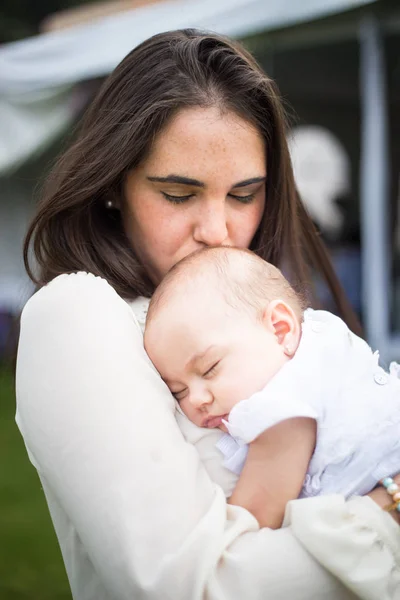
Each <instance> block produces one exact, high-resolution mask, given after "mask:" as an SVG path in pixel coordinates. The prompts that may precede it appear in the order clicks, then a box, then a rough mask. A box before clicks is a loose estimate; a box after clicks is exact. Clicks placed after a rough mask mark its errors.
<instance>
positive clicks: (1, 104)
mask: <svg viewBox="0 0 400 600" xmlns="http://www.w3.org/2000/svg"><path fill="white" fill-rule="evenodd" d="M376 1H377V0H176V1H171V0H170V1H163V2H160V3H157V4H151V5H149V6H144V7H141V8H137V9H135V10H132V11H127V12H124V13H118V14H116V15H113V16H109V17H105V18H102V19H98V20H97V21H94V22H92V23H90V24H85V25H81V26H76V27H73V28H70V29H66V30H62V31H56V32H51V33H46V34H42V35H39V36H36V37H33V38H29V39H26V40H22V41H19V42H15V43H11V44H6V45H4V46H2V47H0V176H1V175H5V174H7V173H10V172H11V171H13V170H14V169H16V168H17V167H18V166H19V165H20V164H21V163H23V162H24V161H26V160H27V159H28V158H29V157H30V156H31V155H32V154H33V153H35V152H37V151H38V150H40V149H41V148H42V147H45V146H46V145H48V144H49V143H50V142H51V141H52V140H53V139H54V138H55V137H57V136H58V135H60V134H61V133H62V132H63V131H64V130H65V129H66V128H67V127H68V126H69V125H70V124H71V123H72V122H73V120H74V118H75V114H76V110H74V109H73V105H74V103H73V102H72V101H71V94H72V93H73V92H72V90H73V85H74V84H75V83H76V82H79V81H82V80H86V79H91V78H94V77H99V76H104V75H107V74H108V73H109V72H110V71H111V70H112V69H113V68H114V67H115V66H116V65H117V64H118V63H119V62H120V61H121V60H122V58H123V57H124V56H125V55H126V54H127V53H128V52H129V51H130V50H131V49H132V48H134V47H135V46H137V45H138V44H139V43H141V42H142V41H143V40H145V39H146V38H148V37H150V36H151V35H154V34H156V33H159V32H161V31H168V30H170V29H179V28H184V27H196V28H201V29H207V30H212V31H217V32H219V33H222V34H225V35H229V36H232V37H245V36H248V35H251V34H255V33H258V32H261V31H266V30H272V29H277V28H281V27H285V26H289V25H294V24H296V23H300V22H305V21H310V20H313V19H317V18H321V17H324V16H328V15H330V14H336V13H339V12H343V11H346V10H350V9H353V8H356V7H359V6H362V5H366V4H372V3H373V2H376Z"/></svg>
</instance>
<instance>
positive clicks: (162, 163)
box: [144, 107, 266, 179]
mask: <svg viewBox="0 0 400 600" xmlns="http://www.w3.org/2000/svg"><path fill="white" fill-rule="evenodd" d="M265 161H266V153H265V144H264V140H263V138H262V136H261V134H260V133H259V132H258V131H257V129H256V128H255V127H254V126H253V125H251V124H249V123H248V122H247V121H245V120H244V119H241V118H240V117H238V116H237V115H236V114H234V113H221V111H220V110H219V109H217V108H207V109H206V108H199V107H197V108H191V109H185V110H182V111H181V112H179V113H178V114H177V115H176V117H175V118H174V119H173V120H172V121H171V122H170V123H169V124H168V125H167V126H166V128H165V129H164V130H163V131H162V132H161V133H160V134H159V136H158V137H157V138H156V139H155V141H154V144H153V147H152V151H151V152H150V154H149V156H148V158H147V160H146V161H145V164H144V167H145V169H146V170H147V171H153V172H154V174H155V175H157V176H164V177H166V176H168V175H170V174H171V173H175V172H176V171H177V169H178V170H179V174H180V175H183V176H184V175H186V176H191V177H193V176H194V174H196V173H198V174H201V173H202V172H204V170H206V171H217V170H218V169H221V168H222V169H223V172H220V175H221V176H223V175H224V174H225V173H226V174H229V173H230V171H233V172H235V171H237V169H240V171H241V173H240V174H242V173H243V179H244V178H246V177H248V178H251V177H254V176H255V175H261V176H262V175H263V174H265V173H263V172H264V171H265V168H266V167H265Z"/></svg>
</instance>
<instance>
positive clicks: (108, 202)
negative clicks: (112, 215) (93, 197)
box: [106, 200, 114, 210]
mask: <svg viewBox="0 0 400 600" xmlns="http://www.w3.org/2000/svg"><path fill="white" fill-rule="evenodd" d="M106 208H108V210H111V209H112V208H114V204H113V203H112V200H107V201H106Z"/></svg>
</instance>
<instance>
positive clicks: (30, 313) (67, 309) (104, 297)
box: [21, 271, 133, 324]
mask: <svg viewBox="0 0 400 600" xmlns="http://www.w3.org/2000/svg"><path fill="white" fill-rule="evenodd" d="M110 310H112V311H113V312H114V311H117V312H125V313H126V315H127V316H128V315H131V317H132V316H133V313H132V310H131V308H130V306H129V304H128V303H127V302H126V301H125V300H124V299H123V298H121V296H119V295H118V294H117V292H116V291H115V289H114V288H113V287H112V286H111V285H110V284H109V283H108V282H107V281H106V280H105V279H103V278H102V277H98V276H96V275H93V274H92V273H87V272H83V271H79V272H77V273H70V274H62V275H58V277H55V278H54V279H53V280H52V281H50V282H49V283H48V284H47V285H45V286H43V287H42V288H40V289H39V290H38V291H37V292H35V294H33V296H32V297H31V298H30V299H29V300H28V302H27V303H26V305H25V307H24V309H23V311H22V315H21V323H22V324H23V323H24V321H26V320H31V319H32V318H34V319H40V318H45V319H46V321H49V320H50V319H55V320H56V319H58V318H71V317H72V316H74V317H78V316H87V317H89V316H91V317H93V316H96V315H102V316H103V317H104V316H105V315H107V313H108V311H110Z"/></svg>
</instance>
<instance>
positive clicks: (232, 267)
mask: <svg viewBox="0 0 400 600" xmlns="http://www.w3.org/2000/svg"><path fill="white" fill-rule="evenodd" d="M302 313H303V305H302V301H301V299H300V298H299V297H298V295H297V294H296V293H295V292H294V290H293V289H292V288H291V286H290V285H289V283H288V282H287V281H286V279H285V278H284V277H283V275H282V273H281V272H280V271H279V269H277V268H276V267H274V266H273V265H270V264H269V263H266V262H265V261H264V260H262V259H261V258H259V257H258V256H256V255H255V254H253V253H252V252H250V251H248V250H239V249H237V248H228V247H218V248H207V249H204V250H201V251H199V252H195V253H194V254H191V255H190V256H188V257H186V258H185V259H184V260H182V261H181V262H179V263H178V264H177V265H175V267H173V269H171V271H170V272H169V273H168V274H167V275H166V276H165V278H164V279H163V281H162V282H161V284H160V285H159V286H158V288H157V290H156V291H155V293H154V296H153V298H152V300H151V303H150V307H149V311H148V315H147V323H146V330H145V335H144V344H145V348H146V351H147V353H148V355H149V357H150V359H151V360H152V362H153V364H154V365H155V367H156V368H157V370H158V372H159V373H160V375H161V377H162V378H163V379H164V381H165V382H166V383H167V385H168V387H169V388H170V390H171V392H172V393H173V394H174V396H175V398H176V399H177V400H178V401H179V403H180V405H181V408H182V410H183V411H184V412H185V413H186V414H187V416H188V417H189V418H190V419H191V420H192V421H193V422H195V423H196V424H197V425H200V426H201V427H221V419H226V418H227V416H228V415H229V412H230V410H231V409H232V407H233V406H234V405H235V404H237V402H239V401H240V400H244V399H245V398H248V397H249V396H251V395H252V394H253V393H255V392H257V391H259V390H260V389H262V388H263V387H264V386H265V385H266V384H267V383H268V381H269V380H270V379H271V378H272V377H273V376H274V375H275V374H276V373H277V372H278V371H279V369H280V368H281V367H282V366H283V365H284V364H285V363H286V362H287V361H288V360H290V358H291V357H292V356H293V354H294V353H295V351H296V349H297V346H298V343H299V340H300V335H301V320H302ZM222 428H223V427H222Z"/></svg>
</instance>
